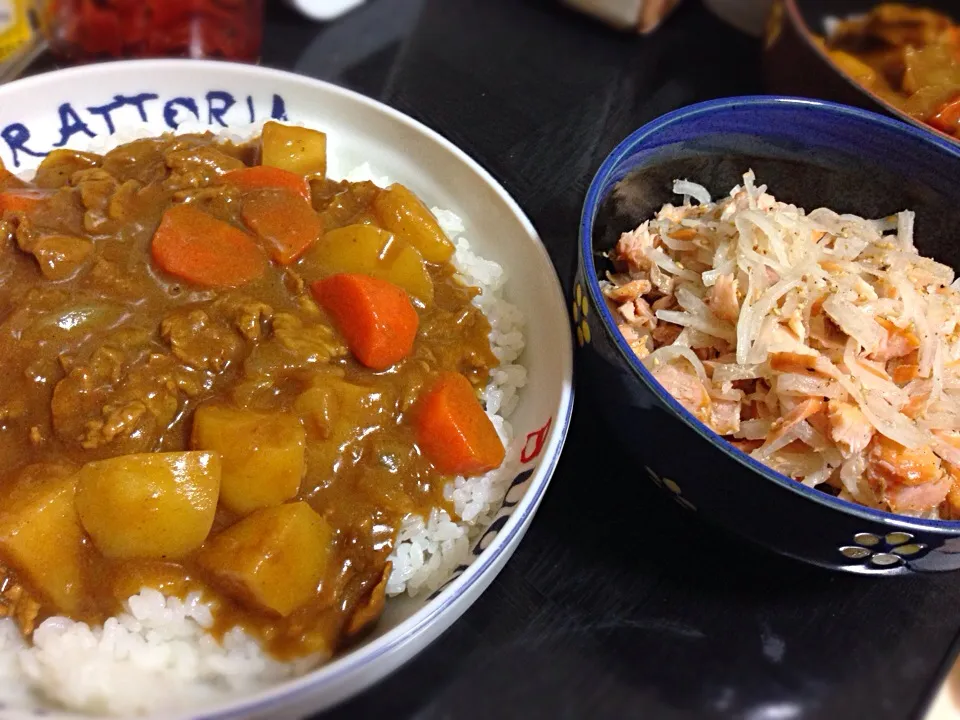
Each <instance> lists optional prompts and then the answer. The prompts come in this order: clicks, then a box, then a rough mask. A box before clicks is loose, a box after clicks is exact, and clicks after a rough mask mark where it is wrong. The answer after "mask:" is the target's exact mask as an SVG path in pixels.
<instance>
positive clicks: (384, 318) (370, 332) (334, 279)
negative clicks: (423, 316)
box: [310, 273, 420, 370]
mask: <svg viewBox="0 0 960 720" xmlns="http://www.w3.org/2000/svg"><path fill="white" fill-rule="evenodd" d="M310 289H311V290H312V291H313V296H314V297H315V298H316V299H317V302H319V303H320V305H321V306H322V307H323V309H324V310H326V311H327V312H328V313H329V314H330V316H331V317H332V318H333V323H334V325H336V327H337V330H339V331H340V334H341V335H343V337H344V339H345V340H346V341H347V346H348V347H349V348H350V352H352V353H353V354H354V357H356V358H357V360H359V361H360V362H361V363H363V364H364V365H366V366H367V367H368V368H373V369H374V370H386V369H387V368H388V367H390V366H391V365H394V364H395V363H397V362H399V361H400V360H402V359H403V358H405V357H406V356H407V355H409V354H410V351H411V350H412V349H413V341H414V338H416V336H417V327H418V326H419V324H420V319H419V318H418V317H417V311H416V309H415V308H414V307H413V303H411V302H410V298H409V297H408V296H407V293H406V291H404V289H403V288H401V287H398V286H397V285H394V284H393V283H390V282H387V281H386V280H380V279H378V278H374V277H370V276H369V275H361V274H359V273H340V274H338V275H331V276H330V277H328V278H324V279H323V280H317V281H316V282H315V283H313V284H312V285H311V286H310Z"/></svg>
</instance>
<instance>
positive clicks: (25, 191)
mask: <svg viewBox="0 0 960 720" xmlns="http://www.w3.org/2000/svg"><path fill="white" fill-rule="evenodd" d="M52 195H53V193H52V192H50V191H49V190H36V189H33V188H17V189H12V190H5V191H3V192H0V214H2V213H4V212H6V211H7V210H10V211H14V212H15V211H20V212H30V211H31V210H33V209H34V208H35V207H37V205H39V204H40V203H42V202H43V201H45V200H48V199H50V197H51V196H52Z"/></svg>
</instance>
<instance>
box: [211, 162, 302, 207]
mask: <svg viewBox="0 0 960 720" xmlns="http://www.w3.org/2000/svg"><path fill="white" fill-rule="evenodd" d="M223 181H224V182H225V183H226V184H227V185H234V186H235V187H238V188H240V189H241V190H255V189H257V188H286V189H287V190H291V191H292V192H295V193H297V194H298V195H302V196H303V199H304V200H307V201H309V200H310V183H308V182H307V179H306V178H305V177H303V175H297V174H296V173H292V172H290V171H289V170H281V169H280V168H275V167H267V166H266V165H254V166H253V167H248V168H240V169H239V170H231V171H230V172H228V173H227V174H226V175H224V176H223Z"/></svg>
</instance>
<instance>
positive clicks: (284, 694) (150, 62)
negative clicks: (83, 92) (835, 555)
mask: <svg viewBox="0 0 960 720" xmlns="http://www.w3.org/2000/svg"><path fill="white" fill-rule="evenodd" d="M184 69H189V70H190V71H191V72H197V73H198V74H202V73H204V72H205V71H209V72H212V73H218V74H220V73H224V72H226V73H234V74H235V75H236V76H237V77H243V76H246V77H250V76H253V75H255V76H259V77H262V78H265V79H267V80H274V81H276V82H283V83H291V84H293V85H294V86H297V89H299V90H300V91H302V92H322V93H329V94H331V95H338V96H340V97H342V98H345V99H347V100H350V101H351V102H353V103H356V104H358V105H361V106H365V107H366V108H367V109H369V110H371V111H374V112H377V113H380V114H382V115H385V116H386V117H388V118H389V119H391V120H393V121H394V122H397V123H400V124H401V125H405V126H407V127H409V128H411V129H412V130H415V131H416V132H418V133H420V134H421V135H423V136H424V137H425V138H427V139H428V140H430V141H432V142H435V143H437V144H438V145H439V146H440V147H441V148H443V149H444V150H445V151H446V152H448V153H449V154H450V155H451V156H452V157H453V158H454V159H455V160H456V161H458V162H460V163H463V164H465V165H466V166H467V167H468V168H469V169H470V170H471V171H472V172H474V173H476V175H477V176H478V177H479V178H480V180H482V181H483V183H485V184H486V185H487V186H488V187H489V188H490V189H491V190H493V192H494V194H495V195H496V196H497V197H498V198H499V199H500V200H501V201H502V202H503V203H504V205H505V206H506V208H507V209H508V210H509V211H510V212H511V213H512V214H513V216H514V217H515V218H516V220H517V221H518V223H519V224H520V226H521V228H522V229H523V232H524V234H525V235H526V236H527V241H528V242H529V243H530V244H531V245H532V246H533V248H534V251H535V252H536V253H537V254H538V255H539V256H540V259H541V261H542V262H543V263H545V268H549V269H550V270H549V271H548V274H549V276H550V278H551V279H552V283H550V284H551V286H552V288H551V291H552V294H553V295H554V298H553V302H552V303H551V304H553V305H555V306H556V308H557V311H558V312H559V313H560V315H558V317H557V320H558V321H560V322H558V323H556V325H558V327H557V332H558V334H559V336H558V337H559V343H558V347H557V352H556V360H555V367H556V372H557V375H558V377H559V380H558V383H559V401H558V404H557V406H556V408H555V409H554V412H553V417H554V421H553V423H552V426H551V427H550V429H549V430H548V431H547V439H546V442H545V443H544V445H543V449H542V451H541V456H540V461H539V462H538V463H537V464H536V466H534V467H533V468H532V469H530V468H522V467H521V468H520V469H518V472H527V470H532V474H531V478H530V485H529V486H528V487H527V489H526V491H525V492H524V494H523V496H522V497H521V499H520V500H519V501H518V502H517V504H516V505H515V506H514V509H513V512H512V513H511V514H510V516H509V517H508V518H507V521H506V523H505V524H504V525H503V527H501V528H500V530H499V531H498V532H497V534H496V536H495V537H494V538H493V539H492V540H491V541H490V544H489V545H487V546H486V547H485V548H484V549H483V550H482V551H481V552H480V554H478V555H476V556H474V558H473V560H472V561H471V562H470V564H469V565H468V566H467V568H466V569H465V570H464V571H463V572H462V573H461V574H460V575H458V576H456V577H454V578H453V579H452V580H448V581H447V583H446V585H445V586H442V589H441V590H440V592H439V593H438V594H437V595H436V596H435V597H433V598H432V599H428V600H426V602H425V603H424V604H423V606H422V607H420V608H418V609H417V610H415V611H414V612H413V613H412V614H411V615H410V616H409V617H408V618H405V619H404V620H402V621H401V622H399V623H398V624H397V625H396V626H395V627H393V628H391V629H390V630H388V631H386V632H385V633H384V634H383V635H381V636H380V637H377V638H375V639H373V640H371V641H370V642H369V643H368V644H366V645H363V646H360V647H358V648H355V649H351V650H348V651H347V652H345V653H344V654H342V655H340V656H339V657H337V656H335V657H334V658H333V659H331V660H329V661H328V662H326V663H324V664H322V665H320V666H318V667H316V668H313V669H312V670H310V671H308V672H306V673H304V674H302V675H298V676H294V677H290V678H285V679H283V680H281V681H279V682H276V683H273V684H271V685H269V686H267V687H265V688H263V689H261V690H258V691H256V692H254V693H251V694H248V695H243V696H241V697H239V698H229V697H228V698H226V699H222V700H217V701H216V702H215V703H214V704H212V705H207V706H206V707H205V706H202V705H201V706H199V707H197V708H195V709H188V710H176V711H172V712H169V713H167V712H163V717H169V718H173V717H178V718H181V717H182V718H186V717H189V718H194V719H196V720H200V719H203V720H223V719H225V718H237V717H241V716H242V717H246V716H248V715H250V714H256V716H257V717H261V716H262V717H268V715H263V713H269V712H271V711H277V712H279V711H280V710H281V709H282V708H283V707H289V706H291V705H294V704H295V703H297V702H307V701H308V698H309V697H310V696H311V695H313V694H316V693H327V694H330V695H332V696H333V697H334V700H333V701H331V702H327V703H322V702H317V703H314V705H316V707H315V708H314V709H313V710H311V711H310V712H321V711H323V710H329V709H331V708H333V707H335V706H337V705H339V704H341V703H343V702H345V701H346V700H347V699H349V698H350V697H353V696H355V695H357V694H359V693H360V692H362V691H363V690H364V689H367V688H369V687H370V686H371V685H373V683H374V682H376V681H379V680H381V679H382V678H383V677H385V676H387V675H389V674H391V673H393V672H394V671H395V670H397V669H399V667H400V666H402V665H404V664H405V663H406V662H408V661H409V660H410V659H412V657H413V656H414V655H416V654H418V653H419V652H420V651H422V650H424V649H425V648H426V647H427V645H429V644H431V643H432V642H433V641H434V640H435V639H436V638H437V637H438V636H439V635H440V633H441V632H442V631H443V630H445V629H446V628H447V627H449V626H450V625H451V624H453V623H454V622H456V621H457V620H458V619H459V618H460V616H461V615H462V614H463V613H464V612H465V611H466V609H467V608H468V607H469V606H470V605H472V604H473V602H474V601H475V600H476V599H477V598H478V597H479V596H480V595H481V594H482V593H483V592H484V591H485V590H486V588H487V585H489V583H490V582H492V580H493V579H494V578H495V577H496V575H498V574H499V572H500V570H501V569H502V564H503V563H505V562H506V560H507V559H508V558H509V557H510V555H512V553H513V550H514V549H515V548H516V545H517V544H518V543H519V542H520V540H521V539H522V537H523V535H524V533H525V532H526V530H527V528H528V526H529V524H530V521H531V519H532V516H533V515H534V513H535V512H536V510H537V509H538V507H539V505H540V502H541V500H542V499H543V496H544V494H545V492H546V490H547V487H548V486H549V484H550V480H551V479H552V477H553V474H554V471H555V470H556V468H557V465H558V463H559V460H560V456H561V452H562V450H563V447H564V443H565V441H566V438H567V434H568V431H569V429H570V423H571V418H572V414H573V403H574V380H573V356H574V349H573V348H574V345H573V333H572V330H571V328H570V323H569V322H568V321H567V318H566V311H565V310H564V308H566V306H567V301H566V296H565V295H564V292H563V285H562V282H561V280H560V276H559V273H558V271H557V268H556V265H555V264H554V263H553V261H552V259H551V258H550V254H549V252H548V251H547V249H546V246H545V245H544V244H543V240H542V238H541V237H540V234H539V233H538V232H537V230H536V228H535V226H534V225H533V223H532V222H531V220H530V219H529V217H527V214H526V213H525V212H524V210H523V209H522V208H521V207H520V205H519V203H518V202H517V201H516V200H514V198H513V197H512V196H511V195H510V194H509V193H508V192H507V190H506V189H505V188H504V187H503V185H502V184H501V183H500V182H499V181H498V180H497V179H496V178H495V177H494V176H493V175H492V174H491V173H490V172H489V171H487V170H486V169H485V168H484V167H483V166H482V165H481V164H480V163H479V162H477V161H476V160H474V159H473V158H472V157H471V156H470V155H468V154H467V153H466V152H465V151H464V150H461V149H460V148H459V147H458V146H457V145H455V144H454V143H453V142H452V141H450V140H448V139H447V138H446V137H444V136H443V135H441V134H440V133H439V132H437V131H436V130H433V129H432V128H430V127H428V126H427V125H425V124H424V123H422V122H420V121H419V120H416V119H415V118H413V117H411V116H410V115H407V114H406V113H404V112H401V111H400V110H397V109H395V108H393V107H391V106H389V105H387V104H385V103H382V102H380V101H378V100H375V99H374V98H371V97H369V96H367V95H363V94H362V93H359V92H357V91H354V90H350V89H348V88H346V87H342V86H340V85H336V84H334V83H331V82H327V81H324V80H319V79H317V78H313V77H310V76H307V75H301V74H298V73H295V72H289V71H286V70H279V69H275V68H267V67H263V66H260V65H252V64H246V63H238V62H230V61H224V60H196V59H186V58H160V59H133V60H113V61H109V62H102V63H96V64H90V65H81V66H77V67H72V68H66V69H62V70H54V71H49V72H44V73H40V74H38V75H33V76H29V77H25V78H21V79H18V80H15V81H12V82H10V83H8V84H7V85H4V86H2V87H0V98H2V97H4V96H6V95H8V94H17V93H19V92H42V91H43V90H44V89H45V87H46V86H57V85H60V84H62V83H64V82H67V83H69V82H70V81H71V80H73V81H75V82H76V81H80V80H81V79H87V80H89V79H91V78H95V77H97V76H103V79H107V78H108V77H109V76H110V75H111V74H112V73H114V72H120V73H131V72H135V73H139V74H141V75H142V76H143V77H157V78H161V79H162V75H163V73H165V72H166V71H180V72H182V71H183V70H184ZM504 553H506V557H505V558H504V559H503V560H501V556H503V555H504ZM491 571H492V574H491ZM464 603H465V604H464ZM458 605H459V606H460V607H459V608H458V607H456V606H458ZM449 611H453V612H454V613H455V615H454V616H453V617H452V618H450V619H449V620H446V621H445V617H444V616H445V615H447V614H448V612H449ZM437 625H439V626H440V630H439V631H438V632H437V633H436V635H434V636H432V637H431V636H430V635H429V632H430V628H431V627H435V626H437ZM421 636H426V637H427V640H426V642H423V644H422V646H420V647H417V648H416V649H415V650H413V651H411V652H409V654H408V655H406V656H402V657H401V658H400V661H399V662H395V663H394V664H392V665H389V666H387V667H386V670H382V669H379V670H375V671H373V672H372V673H371V677H372V679H370V680H364V681H360V682H355V683H354V684H353V685H352V689H351V690H349V691H347V692H343V691H339V692H338V690H337V686H338V685H339V684H341V683H346V681H347V679H348V678H350V677H355V676H356V675H357V674H358V673H360V672H362V671H363V669H364V668H365V667H368V666H370V665H372V664H373V663H374V662H376V661H378V660H379V661H383V662H387V659H388V658H389V657H390V656H395V655H396V654H398V653H402V652H403V651H404V650H405V649H406V648H409V646H411V644H415V643H416V642H417V641H418V639H419V638H420V637H421ZM421 642H422V641H421ZM25 712H26V713H30V712H31V711H29V710H28V711H25ZM45 714H46V715H49V716H56V717H73V715H68V714H64V715H60V714H58V712H56V711H54V712H52V713H51V712H49V711H47V712H45ZM150 717H154V715H151V716H150Z"/></svg>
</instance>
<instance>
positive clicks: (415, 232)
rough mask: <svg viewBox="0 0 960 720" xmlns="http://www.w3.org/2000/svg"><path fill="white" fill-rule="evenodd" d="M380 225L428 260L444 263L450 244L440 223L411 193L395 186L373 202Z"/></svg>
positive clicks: (450, 248) (451, 249) (449, 251)
mask: <svg viewBox="0 0 960 720" xmlns="http://www.w3.org/2000/svg"><path fill="white" fill-rule="evenodd" d="M373 211H374V212H375V213H376V215H377V220H379V225H380V226H381V227H383V228H385V229H387V230H389V231H390V232H392V233H395V234H396V235H397V236H398V237H400V238H401V239H403V240H406V241H407V242H408V243H410V244H411V245H413V246H414V247H415V248H416V249H417V250H419V251H420V254H421V255H423V257H425V258H426V259H427V260H429V261H430V262H434V263H442V262H446V261H447V260H449V259H450V256H451V255H453V249H454V248H453V243H452V242H450V238H448V237H447V234H446V233H445V232H444V231H443V229H442V228H441V227H440V223H438V222H437V219H436V218H435V217H434V216H433V213H432V212H430V210H428V209H427V206H426V205H424V204H423V203H422V202H420V199H419V198H418V197H417V196H416V195H414V194H413V192H412V191H410V190H409V189H407V188H405V187H404V186H403V185H400V184H398V183H394V184H393V185H391V186H390V187H388V188H387V189H386V190H384V191H383V192H382V193H380V194H379V195H377V197H376V199H375V200H374V201H373Z"/></svg>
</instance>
